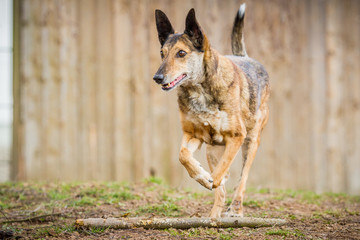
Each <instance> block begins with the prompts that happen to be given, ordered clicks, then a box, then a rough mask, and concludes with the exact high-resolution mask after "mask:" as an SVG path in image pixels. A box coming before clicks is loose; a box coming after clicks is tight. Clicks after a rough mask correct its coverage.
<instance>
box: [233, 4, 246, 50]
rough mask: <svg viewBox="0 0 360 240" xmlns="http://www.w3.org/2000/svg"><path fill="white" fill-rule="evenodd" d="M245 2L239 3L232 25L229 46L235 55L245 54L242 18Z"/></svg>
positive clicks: (243, 16)
mask: <svg viewBox="0 0 360 240" xmlns="http://www.w3.org/2000/svg"><path fill="white" fill-rule="evenodd" d="M245 6H246V5H245V3H243V4H241V5H240V8H239V11H238V12H237V13H236V17H235V21H234V26H233V29H232V34H231V48H232V53H233V55H235V56H242V57H245V56H247V53H246V49H245V42H244V34H243V28H244V18H245Z"/></svg>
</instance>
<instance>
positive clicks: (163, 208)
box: [136, 202, 181, 217]
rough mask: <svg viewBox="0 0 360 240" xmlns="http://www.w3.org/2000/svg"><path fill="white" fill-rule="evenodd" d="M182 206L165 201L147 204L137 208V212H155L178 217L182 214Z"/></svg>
mask: <svg viewBox="0 0 360 240" xmlns="http://www.w3.org/2000/svg"><path fill="white" fill-rule="evenodd" d="M180 211H181V207H180V206H178V205H176V204H174V203H171V202H165V203H161V204H150V205H145V206H142V207H140V208H138V209H137V211H136V214H143V213H154V214H160V215H163V216H169V217H177V216H180V213H179V212H180Z"/></svg>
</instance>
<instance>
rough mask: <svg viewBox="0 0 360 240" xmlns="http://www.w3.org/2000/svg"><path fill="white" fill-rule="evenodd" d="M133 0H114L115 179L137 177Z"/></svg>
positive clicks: (128, 179)
mask: <svg viewBox="0 0 360 240" xmlns="http://www.w3.org/2000/svg"><path fill="white" fill-rule="evenodd" d="M130 1H131V0H117V1H114V10H115V13H114V80H115V85H114V119H115V126H114V128H115V130H114V141H115V143H114V147H115V171H116V173H115V178H114V179H115V180H127V181H130V180H134V175H133V168H132V152H133V151H132V148H133V145H132V143H133V140H132V134H131V133H132V130H131V126H132V116H131V113H132V99H131V87H132V83H131V71H132V70H131V69H132V67H133V66H132V64H131V61H130V59H131V56H132V48H133V45H132V30H131V28H132V22H131V13H130V4H131V3H130Z"/></svg>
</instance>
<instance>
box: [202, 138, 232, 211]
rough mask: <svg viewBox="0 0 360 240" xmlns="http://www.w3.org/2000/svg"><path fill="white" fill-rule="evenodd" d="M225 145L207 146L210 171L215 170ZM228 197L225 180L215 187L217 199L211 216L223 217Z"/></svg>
mask: <svg viewBox="0 0 360 240" xmlns="http://www.w3.org/2000/svg"><path fill="white" fill-rule="evenodd" d="M224 151H225V146H212V145H207V146H206V159H207V161H208V164H209V168H210V171H211V172H213V171H214V169H215V167H216V165H217V163H218V162H219V160H220V158H221V156H222V155H223V154H224ZM228 177H229V174H227V175H226V176H225V180H227V178H228ZM225 198H226V188H225V181H223V182H222V184H220V186H218V187H217V188H215V200H214V206H213V207H212V209H211V212H210V217H213V218H218V217H221V212H222V210H223V207H224V205H225Z"/></svg>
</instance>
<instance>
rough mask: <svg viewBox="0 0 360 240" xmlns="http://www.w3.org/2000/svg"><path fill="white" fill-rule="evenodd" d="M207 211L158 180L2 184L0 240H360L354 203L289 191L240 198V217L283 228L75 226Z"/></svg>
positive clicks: (253, 192) (206, 199) (192, 195)
mask: <svg viewBox="0 0 360 240" xmlns="http://www.w3.org/2000/svg"><path fill="white" fill-rule="evenodd" d="M228 195H229V196H231V193H230V194H228ZM230 201H231V198H230V197H229V198H228V199H227V204H230ZM212 203H213V196H212V193H210V192H209V193H208V194H204V193H197V192H194V191H190V190H184V189H174V188H171V187H169V186H167V185H166V184H163V183H162V181H161V180H160V179H157V178H150V179H147V180H144V181H143V182H142V183H139V184H136V185H130V184H127V183H66V184H65V183H3V184H0V222H1V228H0V239H360V197H359V196H348V195H345V194H331V193H329V194H322V195H318V194H315V193H312V192H305V191H293V190H286V191H285V190H269V189H249V190H248V191H247V195H246V199H245V203H244V205H245V215H246V216H248V217H263V218H282V219H286V220H287V224H286V225H284V226H277V227H263V228H236V229H235V228H226V229H216V228H191V229H188V230H177V229H166V230H146V229H142V228H136V229H129V230H118V229H109V228H87V229H86V228H76V227H75V225H74V222H75V220H76V219H79V218H90V217H104V218H106V217H146V218H151V217H202V216H203V217H205V216H207V214H208V213H209V211H210V209H211V206H212Z"/></svg>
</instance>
